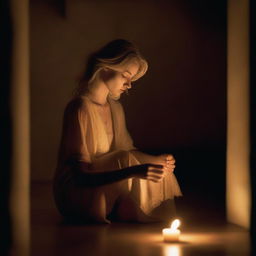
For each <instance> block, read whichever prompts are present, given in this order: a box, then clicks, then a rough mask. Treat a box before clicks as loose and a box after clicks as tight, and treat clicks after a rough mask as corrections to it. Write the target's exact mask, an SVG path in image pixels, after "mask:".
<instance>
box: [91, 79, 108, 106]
mask: <svg viewBox="0 0 256 256" xmlns="http://www.w3.org/2000/svg"><path fill="white" fill-rule="evenodd" d="M108 94H109V89H108V88H107V86H106V85H105V83H104V82H103V81H95V82H94V83H93V84H92V86H91V89H90V90H89V92H88V97H89V98H90V99H91V101H93V102H94V103H96V104H99V105H102V106H103V105H106V104H107V97H108Z"/></svg>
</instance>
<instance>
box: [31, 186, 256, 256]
mask: <svg viewBox="0 0 256 256" xmlns="http://www.w3.org/2000/svg"><path fill="white" fill-rule="evenodd" d="M31 191H32V193H31V195H32V212H31V216H32V221H31V228H32V230H31V232H32V241H31V243H32V245H31V255H32V256H34V255H35V256H41V255H42V256H46V255H47V256H52V255H54V256H58V255H60V256H66V255H72V256H80V255H81V256H82V255H83V256H87V255H89V256H90V255H93V256H105V255H107V256H108V255H109V256H115V255H118V256H119V255H122V256H126V255H127V256H136V255H140V256H144V255H147V256H148V255H149V256H155V255H159V256H161V255H163V256H194V255H195V256H208V255H218V256H224V255H225V256H226V255H231V256H247V255H248V256H249V255H253V254H250V243H249V241H250V239H249V233H248V231H247V230H245V229H243V228H241V227H238V226H235V225H231V224H227V223H226V222H225V221H224V219H223V215H221V214H220V215H219V216H218V214H216V212H219V211H218V210H217V209H216V210H215V211H212V209H210V208H207V207H203V208H202V207H201V208H200V209H199V208H198V207H197V206H196V207H191V205H193V203H191V200H190V203H188V204H186V203H185V201H184V200H183V201H182V199H179V200H177V202H176V205H177V208H178V213H179V216H180V218H181V222H182V225H181V227H180V230H181V236H180V241H179V242H178V243H165V242H163V238H162V234H161V232H162V229H163V228H166V227H167V223H155V224H136V223H112V224H110V225H109V224H103V225H96V224H91V225H75V224H68V223H64V222H63V221H62V219H61V217H60V216H59V214H58V212H57V210H56V209H55V206H54V203H53V199H52V196H51V186H50V184H48V183H35V184H33V185H32V189H31ZM213 212H215V214H213Z"/></svg>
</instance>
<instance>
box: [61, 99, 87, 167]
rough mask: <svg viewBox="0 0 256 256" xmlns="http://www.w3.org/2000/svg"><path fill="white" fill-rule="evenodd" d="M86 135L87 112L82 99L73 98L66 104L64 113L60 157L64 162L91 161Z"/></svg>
mask: <svg viewBox="0 0 256 256" xmlns="http://www.w3.org/2000/svg"><path fill="white" fill-rule="evenodd" d="M87 137H88V113H87V111H86V107H85V105H84V104H83V102H82V100H80V99H75V100H73V101H71V102H70V103H69V104H68V105H67V107H66V110H65V113H64V120H63V132H62V142H61V149H60V157H61V158H62V159H63V160H64V162H65V163H72V162H74V161H83V162H87V163H90V162H91V157H90V154H89V150H88V145H87V140H86V138H87Z"/></svg>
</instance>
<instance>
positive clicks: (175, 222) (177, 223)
mask: <svg viewBox="0 0 256 256" xmlns="http://www.w3.org/2000/svg"><path fill="white" fill-rule="evenodd" d="M179 226H180V220H178V219H176V220H174V221H173V222H172V224H171V230H176V229H177V228H178V227H179Z"/></svg>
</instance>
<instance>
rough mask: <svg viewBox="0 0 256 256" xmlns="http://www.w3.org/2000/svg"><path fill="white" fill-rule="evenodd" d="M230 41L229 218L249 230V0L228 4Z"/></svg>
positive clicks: (228, 123)
mask: <svg viewBox="0 0 256 256" xmlns="http://www.w3.org/2000/svg"><path fill="white" fill-rule="evenodd" d="M227 39H228V40H227V51H228V53H227V65H228V66H227V76H228V77H227V81H228V101H227V102H228V103H227V104H228V106H227V107H228V120H227V219H228V221H229V222H231V223H235V224H238V225H241V226H244V227H246V228H249V226H250V208H251V192H250V174H249V173H250V167H249V150H250V149H249V148H250V139H249V71H250V70H249V0H235V1H233V0H229V1H228V38H227Z"/></svg>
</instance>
